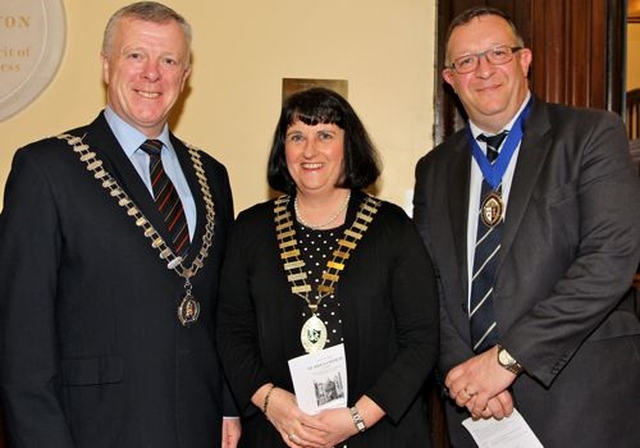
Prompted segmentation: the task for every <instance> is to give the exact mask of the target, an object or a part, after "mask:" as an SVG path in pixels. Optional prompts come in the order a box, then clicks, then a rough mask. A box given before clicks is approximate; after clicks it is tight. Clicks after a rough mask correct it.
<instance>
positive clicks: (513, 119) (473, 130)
mask: <svg viewBox="0 0 640 448" xmlns="http://www.w3.org/2000/svg"><path fill="white" fill-rule="evenodd" d="M529 98H531V92H527V96H526V97H525V99H524V101H523V102H522V104H520V108H519V109H518V111H517V112H516V113H515V115H514V116H513V117H511V121H509V123H507V125H506V126H505V127H504V128H503V129H502V131H505V130H506V131H510V130H511V128H512V127H513V124H514V123H515V122H516V120H517V119H518V116H520V113H521V112H522V111H523V109H524V108H525V107H526V106H527V103H528V102H529ZM469 127H470V128H471V133H472V134H473V138H475V139H476V140H477V139H478V136H479V135H480V134H486V135H495V134H494V133H493V132H488V131H485V130H483V129H481V128H480V127H478V126H477V125H476V124H475V123H474V122H473V121H471V120H469Z"/></svg>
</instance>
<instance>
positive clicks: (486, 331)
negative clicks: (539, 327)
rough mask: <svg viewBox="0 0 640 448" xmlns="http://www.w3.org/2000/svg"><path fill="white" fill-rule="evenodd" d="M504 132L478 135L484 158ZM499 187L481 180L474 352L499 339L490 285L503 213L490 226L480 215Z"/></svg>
mask: <svg viewBox="0 0 640 448" xmlns="http://www.w3.org/2000/svg"><path fill="white" fill-rule="evenodd" d="M506 136H507V132H506V131H503V132H501V133H500V134H497V135H494V136H491V137H487V136H486V135H480V136H479V137H478V140H482V141H485V142H486V143H487V159H489V162H491V164H493V163H494V161H495V159H496V158H497V157H498V148H500V145H501V144H502V142H503V140H504V138H505V137H506ZM501 187H502V185H499V186H498V187H497V188H496V190H493V189H492V188H491V186H490V185H489V183H488V182H487V181H486V180H483V181H482V192H481V194H480V202H481V206H480V211H479V217H478V233H477V237H476V247H475V251H474V258H473V277H472V281H471V302H470V312H469V320H470V325H471V343H472V345H473V351H474V352H476V353H481V352H483V351H485V350H487V349H488V348H491V347H492V346H493V345H495V343H496V342H497V340H498V325H497V322H496V319H495V313H494V310H493V285H494V279H495V274H496V267H497V263H498V255H499V252H500V243H501V239H502V226H503V223H504V214H503V215H502V216H501V217H500V218H499V220H498V222H497V223H496V224H494V225H493V226H491V225H488V224H487V223H486V222H485V220H484V219H482V216H481V215H482V213H485V211H484V205H485V204H484V203H485V200H486V198H487V197H488V196H489V195H491V194H492V193H493V194H497V195H498V196H500V195H501ZM501 213H502V211H501Z"/></svg>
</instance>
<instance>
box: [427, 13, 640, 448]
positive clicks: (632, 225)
mask: <svg viewBox="0 0 640 448" xmlns="http://www.w3.org/2000/svg"><path fill="white" fill-rule="evenodd" d="M531 59H532V56H531V51H530V50H529V49H527V48H525V47H524V44H523V42H522V38H521V37H520V36H519V34H518V32H517V30H516V28H515V25H514V24H513V22H512V21H511V19H510V18H509V17H508V16H507V15H506V14H504V13H503V12H501V11H499V10H496V9H493V8H486V7H480V8H473V9H471V10H468V11H466V12H464V13H462V14H461V15H460V16H458V17H457V18H456V19H454V21H453V22H452V24H451V27H450V29H449V35H448V39H447V56H446V60H447V64H446V67H445V68H444V70H443V78H444V80H445V81H446V82H447V83H448V84H449V85H450V86H451V87H452V88H453V89H454V90H455V92H456V93H457V95H458V98H459V99H460V101H461V102H462V105H463V106H464V108H465V111H466V112H467V114H468V117H469V123H468V126H467V127H466V128H465V129H464V130H461V131H459V132H458V133H456V134H454V135H453V136H451V137H450V138H449V139H448V140H447V141H446V142H444V143H443V144H441V145H439V146H438V147H437V148H435V149H434V150H433V151H431V152H430V153H428V154H427V155H426V156H424V157H423V158H422V159H421V160H420V161H419V162H418V165H417V167H416V186H415V196H414V205H415V210H414V218H415V222H416V224H417V226H418V228H419V231H420V233H421V235H422V238H423V240H424V242H425V244H426V245H427V247H428V249H429V251H430V253H431V255H432V257H433V260H434V263H435V265H436V269H437V272H438V275H439V279H440V286H441V288H440V290H441V294H442V297H441V310H440V312H441V359H440V370H441V372H442V375H443V378H444V386H445V387H446V389H445V390H446V391H447V392H448V394H449V396H450V400H447V403H446V410H447V421H448V422H447V423H448V427H449V432H450V436H451V437H450V438H451V442H452V445H453V446H455V447H467V446H475V444H474V442H473V440H472V439H471V437H470V435H469V434H468V433H467V432H466V430H465V429H464V428H463V427H462V426H461V422H462V420H464V419H465V418H468V417H469V416H473V417H475V418H496V419H502V418H503V417H505V416H509V415H511V413H512V412H513V408H514V407H515V408H516V409H518V411H519V412H520V413H521V414H522V415H523V417H524V419H525V421H526V422H527V423H528V424H529V426H530V427H531V428H532V430H533V431H534V433H535V434H536V435H537V436H538V438H539V439H540V441H541V442H542V443H543V445H544V446H549V447H564V446H580V447H594V448H595V447H603V446H612V447H613V446H615V447H637V446H640V431H639V430H638V427H637V425H638V415H640V399H639V397H640V323H639V322H638V319H637V318H636V316H635V314H634V305H633V299H632V295H631V294H630V286H631V283H632V279H633V275H634V272H635V269H636V266H637V265H638V260H639V258H640V207H638V204H640V186H639V184H638V179H637V177H636V175H635V173H634V170H633V168H632V165H631V163H630V158H629V154H628V143H627V139H626V135H625V129H624V125H623V123H622V121H621V120H620V119H619V117H617V116H616V115H614V114H612V113H609V112H604V111H595V110H586V109H575V108H568V107H564V106H560V105H557V104H549V103H545V102H543V101H540V100H539V99H537V98H535V97H533V95H531V93H530V91H529V86H528V81H527V74H528V70H529V65H530V63H531ZM503 131H507V132H506V133H503ZM501 135H504V137H503V139H502V141H500V139H497V138H494V137H496V136H501ZM496 150H497V151H496ZM496 152H497V154H496V156H491V153H496ZM494 157H497V158H495V159H494Z"/></svg>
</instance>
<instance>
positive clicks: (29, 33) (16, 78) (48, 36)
mask: <svg viewBox="0 0 640 448" xmlns="http://www.w3.org/2000/svg"><path fill="white" fill-rule="evenodd" d="M64 42H65V18H64V9H63V6H62V0H2V1H1V2H0V121H2V120H5V119H7V118H8V117H10V116H11V115H13V114H15V113H16V112H18V111H20V110H22V109H23V108H24V107H26V106H27V105H28V104H30V103H31V102H32V101H33V100H34V99H36V98H37V96H38V95H39V94H40V93H42V91H43V90H44V88H45V87H46V86H47V85H48V84H49V82H51V80H52V79H53V76H54V75H55V73H56V71H57V69H58V66H59V65H60V61H61V60H62V53H63V49H64Z"/></svg>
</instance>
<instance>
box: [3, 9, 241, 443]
mask: <svg viewBox="0 0 640 448" xmlns="http://www.w3.org/2000/svg"><path fill="white" fill-rule="evenodd" d="M190 45H191V30H190V26H189V25H188V24H187V23H186V22H185V20H184V18H182V16H180V15H179V14H177V13H176V12H175V11H173V10H172V9H170V8H167V7H166V6H164V5H161V4H159V3H155V2H140V3H135V4H132V5H129V6H126V7H124V8H122V9H121V10H119V11H117V12H116V13H115V14H114V15H113V16H112V18H111V19H110V21H109V23H108V25H107V28H106V31H105V36H104V42H103V50H102V64H103V77H104V81H105V83H106V85H107V107H106V108H105V110H104V111H102V112H101V113H100V114H99V116H98V117H97V118H96V119H95V121H93V122H92V123H91V124H89V125H87V126H84V127H80V128H77V129H74V130H72V131H69V132H67V133H65V134H62V135H60V136H58V137H53V138H48V139H45V140H41V141H39V142H35V143H32V144H30V145H28V146H27V147H25V148H23V149H21V150H19V151H18V152H17V153H16V155H15V158H14V162H13V166H12V170H11V174H10V176H9V180H8V182H7V186H6V195H5V202H4V210H3V212H2V215H1V219H0V319H1V320H0V324H1V325H0V329H1V332H2V337H1V340H2V345H1V348H0V356H1V357H0V362H1V374H2V377H1V387H2V389H1V392H2V407H3V411H4V413H5V416H6V419H7V427H8V430H9V437H10V445H11V446H16V447H18V446H19V447H25V448H27V447H33V448H41V447H52V448H53V447H55V448H63V447H64V448H71V447H74V448H100V447H118V448H140V447H153V448H161V447H166V448H176V447H183V448H205V447H207V448H210V447H213V446H220V443H221V440H222V441H223V443H222V445H223V446H224V447H235V446H236V443H237V440H238V437H239V432H240V425H239V420H238V419H224V423H223V414H224V415H231V414H230V412H231V411H232V410H233V403H231V402H229V401H228V400H227V401H226V402H225V400H224V399H223V374H222V369H221V366H220V365H219V361H218V358H217V355H216V347H215V343H214V338H213V335H214V330H215V329H214V322H215V320H214V308H215V305H216V296H217V291H218V272H219V268H220V263H221V258H222V256H223V252H224V246H225V239H226V236H227V228H228V226H229V224H230V223H231V221H232V219H233V204H232V199H231V191H230V187H229V181H228V177H227V172H226V169H225V168H224V166H223V165H221V164H220V163H219V162H217V161H216V160H214V159H213V158H212V157H210V156H208V155H207V154H206V153H204V152H202V151H200V150H198V149H195V148H193V147H191V146H188V145H186V144H184V143H183V142H181V141H180V140H179V139H177V138H176V137H175V136H174V135H173V134H172V133H170V132H169V130H168V127H167V118H168V116H169V114H170V112H171V110H172V107H173V106H174V104H175V102H176V100H177V99H178V97H179V95H180V93H181V91H182V89H183V87H184V84H185V82H186V80H187V78H188V76H189V74H190V71H191V68H190V62H189V60H190ZM146 151H149V153H147V152H146ZM154 158H155V159H154ZM154 160H155V162H154ZM160 190H162V191H160ZM154 198H155V200H154ZM169 203H170V204H172V205H171V207H167V206H166V204H169Z"/></svg>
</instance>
